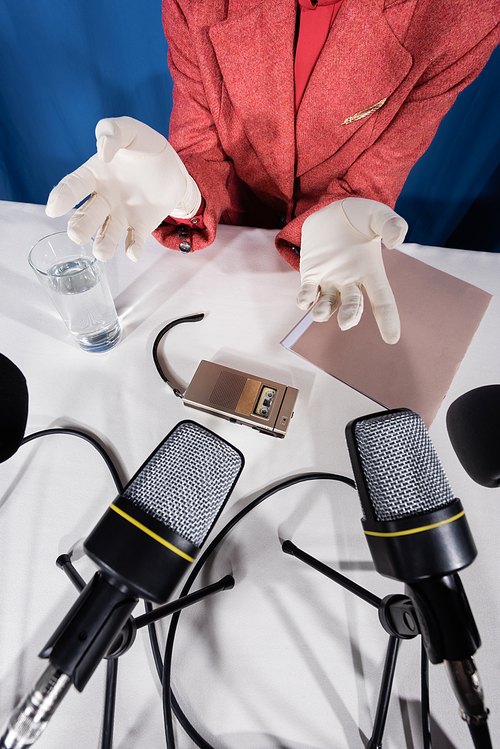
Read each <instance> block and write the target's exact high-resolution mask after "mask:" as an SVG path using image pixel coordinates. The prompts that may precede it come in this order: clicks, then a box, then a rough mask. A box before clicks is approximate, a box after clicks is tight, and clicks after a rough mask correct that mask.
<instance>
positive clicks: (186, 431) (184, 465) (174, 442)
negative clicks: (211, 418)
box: [122, 421, 242, 547]
mask: <svg viewBox="0 0 500 749" xmlns="http://www.w3.org/2000/svg"><path fill="white" fill-rule="evenodd" d="M241 465H242V458H241V454H240V453H239V452H238V451H237V450H236V449H235V448H234V447H233V446H232V445H230V444H229V443H228V442H225V441H224V440H222V439H221V438H220V437H218V436H217V435H216V434H214V433H213V432H211V431H209V430H207V429H205V428H204V427H202V426H201V425H200V424H197V423H196V422H194V421H184V422H181V423H180V424H178V425H177V427H176V428H175V429H174V430H173V431H172V432H171V433H170V435H169V436H168V438H167V439H165V440H164V441H163V442H162V444H161V445H160V446H159V447H158V448H157V449H156V451H155V452H154V453H153V455H152V456H150V458H148V460H147V462H146V463H145V465H144V466H143V467H142V468H141V469H140V470H139V471H138V472H137V473H136V475H135V476H134V477H133V478H132V480H131V481H130V482H129V484H128V485H127V486H126V487H125V490H124V491H123V494H122V496H123V497H126V498H127V499H129V500H130V501H131V502H132V503H133V504H135V505H136V506H137V507H138V508H140V509H141V510H142V511H143V512H145V513H147V514H148V515H150V516H151V517H152V518H154V519H155V520H157V521H159V522H160V523H162V524H163V525H164V526H166V527H167V528H170V529H171V530H173V531H174V532H175V533H178V534H179V536H182V537H183V538H185V539H187V540H188V541H190V542H191V543H192V544H194V545H195V546H198V547H199V546H201V545H202V543H203V541H204V540H205V538H206V536H207V535H208V532H209V530H210V528H211V527H212V525H213V523H214V521H215V519H216V517H217V514H218V512H219V510H220V509H221V507H222V504H223V502H224V501H225V499H226V498H227V496H228V494H229V492H230V491H231V489H232V487H233V485H234V482H235V480H236V478H237V477H238V475H239V472H240V471H241Z"/></svg>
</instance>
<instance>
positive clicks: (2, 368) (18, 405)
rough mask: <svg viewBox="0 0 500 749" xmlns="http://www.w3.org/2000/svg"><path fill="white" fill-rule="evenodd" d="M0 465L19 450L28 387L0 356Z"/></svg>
mask: <svg viewBox="0 0 500 749" xmlns="http://www.w3.org/2000/svg"><path fill="white" fill-rule="evenodd" d="M0 412H1V414H2V428H1V431H0V463H3V462H4V461H5V460H8V459H9V458H10V457H11V456H12V455H14V453H15V452H16V451H17V449H18V448H19V446H20V444H21V442H22V440H23V437H24V430H25V429H26V422H27V420H28V387H27V385H26V380H25V378H24V375H23V374H22V372H21V370H20V369H18V368H17V367H16V365H15V364H14V363H13V362H11V360H10V359H7V357H6V356H4V355H3V354H0Z"/></svg>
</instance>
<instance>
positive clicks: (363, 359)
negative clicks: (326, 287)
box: [281, 248, 491, 427]
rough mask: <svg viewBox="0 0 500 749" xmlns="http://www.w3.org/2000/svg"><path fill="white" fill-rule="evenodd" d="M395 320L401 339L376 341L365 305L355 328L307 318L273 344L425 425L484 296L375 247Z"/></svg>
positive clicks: (486, 297)
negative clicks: (397, 317) (397, 318)
mask: <svg viewBox="0 0 500 749" xmlns="http://www.w3.org/2000/svg"><path fill="white" fill-rule="evenodd" d="M383 255H384V263H385V267H386V271H387V276H388V278H389V281H390V284H391V286H392V290H393V292H394V296H395V297H396V302H397V305H398V310H399V314H400V318H401V338H400V340H399V341H398V343H396V344H395V345H389V344H387V343H384V341H383V340H382V339H381V337H380V334H379V332H378V328H377V324H376V322H375V319H374V317H373V314H372V311H371V307H370V303H369V301H368V298H367V297H366V295H365V311H364V313H363V316H362V318H361V321H360V323H359V325H357V326H356V327H354V328H351V330H347V331H341V330H340V328H339V326H338V323H337V316H336V315H333V317H332V318H330V320H329V321H328V322H326V323H317V322H314V321H313V320H312V318H311V315H310V313H308V314H307V315H306V316H305V317H304V318H303V319H302V320H301V322H300V323H299V324H298V325H296V326H295V328H294V329H293V330H292V331H291V332H290V333H289V334H288V336H287V337H286V338H285V339H284V340H283V341H282V342H281V343H282V345H283V346H285V347H286V348H288V349H290V350H291V351H293V352H295V353H296V354H299V356H301V357H303V358H304V359H307V360H308V361H310V362H311V363H312V364H315V365H316V366H317V367H320V368H321V369H323V370H324V371H326V372H328V373H329V374H331V375H333V377H336V378H337V379H338V380H341V381H342V382H344V383H346V384H347V385H350V386H351V387H352V388H354V389H355V390H358V391H359V392H361V393H363V394H364V395H366V396H368V397H369V398H371V399H372V400H374V401H376V403H378V404H380V405H381V406H384V407H386V408H390V409H392V408H410V409H411V410H412V411H415V412H416V413H418V414H419V415H420V416H421V417H422V419H423V420H424V422H425V424H426V426H427V427H429V426H430V425H431V423H432V421H433V420H434V417H435V416H436V413H437V411H438V409H439V407H440V405H441V403H442V401H443V399H444V397H445V395H446V393H447V392H448V389H449V387H450V385H451V382H452V380H453V378H454V376H455V374H456V372H457V370H458V367H459V366H460V362H461V361H462V359H463V357H464V356H465V353H466V351H467V349H468V348H469V346H470V343H471V341H472V338H473V337H474V334H475V332H476V330H477V328H478V326H479V324H480V322H481V320H482V318H483V316H484V314H485V312H486V310H487V308H488V305H489V303H490V301H491V294H488V293H487V292H486V291H483V290H482V289H478V288H477V287H476V286H472V285H471V284H469V283H466V282H465V281H461V280H460V279H458V278H455V277H454V276H450V275H449V274H448V273H443V272H442V271H440V270H436V269H435V268H432V267H431V266H429V265H427V264H425V263H422V262H421V261H420V260H415V258H412V257H410V256H409V255H405V254H404V253H402V252H398V251H397V250H391V251H389V250H386V249H385V248H384V249H383Z"/></svg>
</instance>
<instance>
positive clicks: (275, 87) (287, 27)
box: [209, 0, 296, 198]
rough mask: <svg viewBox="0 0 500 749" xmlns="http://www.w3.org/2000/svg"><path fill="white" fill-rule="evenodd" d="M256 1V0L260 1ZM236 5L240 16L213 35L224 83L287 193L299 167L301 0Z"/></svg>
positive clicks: (250, 137)
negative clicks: (296, 78)
mask: <svg viewBox="0 0 500 749" xmlns="http://www.w3.org/2000/svg"><path fill="white" fill-rule="evenodd" d="M254 2H255V0H254ZM251 4H252V3H251V2H241V1H239V2H233V3H232V6H233V7H234V6H236V9H237V10H238V15H235V16H233V17H232V16H231V10H232V7H231V5H230V7H229V15H228V18H227V20H225V21H222V22H220V23H217V24H215V25H214V26H212V27H211V29H210V32H209V35H210V39H211V41H212V44H213V47H214V50H215V53H216V56H217V62H218V64H219V66H220V69H221V72H222V75H223V80H224V84H225V86H226V89H227V93H228V95H229V98H230V100H231V103H232V105H233V107H234V109H235V111H236V114H237V115H238V116H239V117H240V118H241V120H242V122H243V125H244V130H245V134H246V136H247V138H248V140H249V141H250V143H251V145H252V147H253V148H254V150H255V151H256V153H257V155H258V157H259V159H260V161H261V163H262V164H263V166H264V168H265V169H266V171H267V172H268V174H269V175H271V176H272V180H273V181H274V182H275V183H276V184H277V185H278V187H279V189H280V190H281V191H282V192H283V194H284V195H285V196H287V197H289V198H291V196H292V194H293V181H294V167H295V132H294V83H293V53H294V52H293V48H294V37H295V13H296V0H279V2H277V0H263V2H260V3H258V4H256V5H255V4H254V5H253V7H250V8H248V9H247V8H246V7H245V6H250V5H251Z"/></svg>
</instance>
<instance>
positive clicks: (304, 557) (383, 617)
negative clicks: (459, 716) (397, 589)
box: [281, 541, 431, 749]
mask: <svg viewBox="0 0 500 749" xmlns="http://www.w3.org/2000/svg"><path fill="white" fill-rule="evenodd" d="M281 548H282V550H283V551H284V552H285V554H290V555H291V556H294V557H297V559H300V560H301V561H302V562H305V563H306V564H308V565H309V566H310V567H312V568H313V569H315V570H317V571H318V572H321V574H323V575H325V576H326V577H328V578H330V580H334V581H335V582H336V583H338V585H341V586H342V587H343V588H346V590H349V591H350V592H351V593H354V595H356V596H358V598H361V599H362V600H363V601H366V602H367V603H369V604H370V605H371V606H374V607H375V608H377V609H378V615H379V620H380V623H381V625H382V627H383V628H384V629H385V631H386V632H387V633H388V635H389V642H388V645H387V650H386V655H385V663H384V670H383V673H382V681H381V684H380V690H379V695H378V702H377V710H376V713H375V719H374V723H373V730H372V735H371V737H370V740H369V741H368V744H367V745H366V749H382V738H383V734H384V728H385V722H386V718H387V712H388V709H389V701H390V697H391V691H392V684H393V680H394V673H395V670H396V661H397V657H398V651H399V644H400V641H401V640H411V639H413V638H414V637H416V636H417V635H418V634H420V630H419V627H418V622H417V617H416V614H415V609H414V608H413V604H412V602H411V600H410V598H409V597H408V596H405V595H401V594H393V595H389V596H386V597H385V598H379V597H378V596H376V595H374V594H373V593H371V592H370V591H369V590H366V588H362V587H361V585H358V584H357V583H355V582H353V581H352V580H349V578H347V577H345V575H342V574H341V573H340V572H337V571H336V570H334V569H332V568H331V567H328V566H327V565H326V564H323V562H320V561H319V560H318V559H315V558H314V557H312V556H310V555H309V554H307V553H306V552H305V551H302V549H299V548H298V547H297V546H295V544H293V543H292V542H291V541H284V542H283V544H282V547H281ZM428 666H429V661H428V658H427V654H426V652H425V648H424V647H423V644H422V658H421V697H422V734H423V746H424V749H431V735H430V713H429V668H428Z"/></svg>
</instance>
